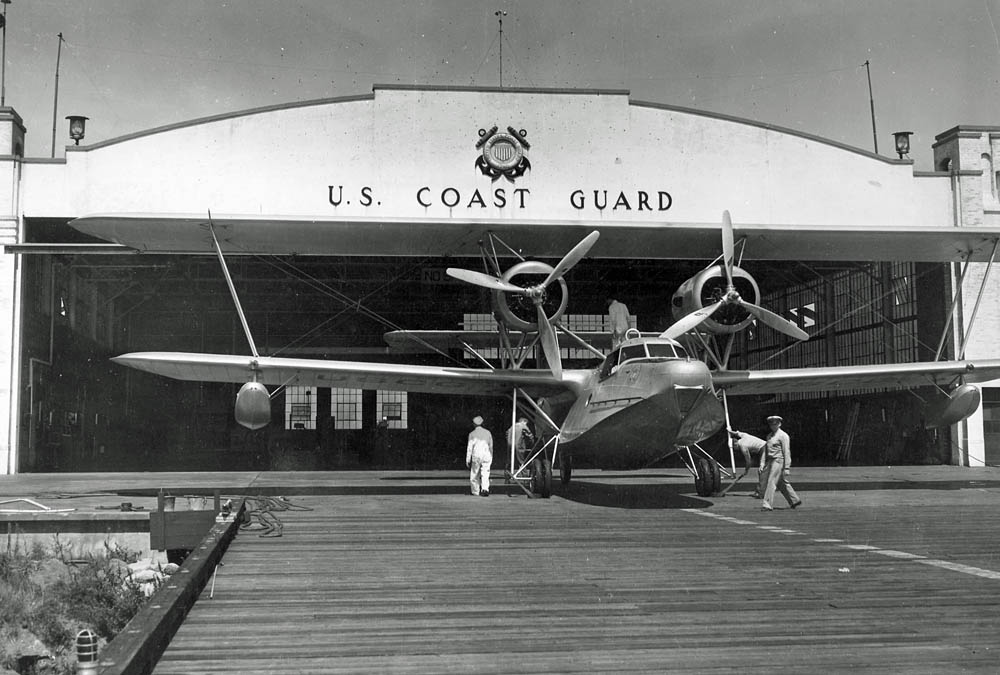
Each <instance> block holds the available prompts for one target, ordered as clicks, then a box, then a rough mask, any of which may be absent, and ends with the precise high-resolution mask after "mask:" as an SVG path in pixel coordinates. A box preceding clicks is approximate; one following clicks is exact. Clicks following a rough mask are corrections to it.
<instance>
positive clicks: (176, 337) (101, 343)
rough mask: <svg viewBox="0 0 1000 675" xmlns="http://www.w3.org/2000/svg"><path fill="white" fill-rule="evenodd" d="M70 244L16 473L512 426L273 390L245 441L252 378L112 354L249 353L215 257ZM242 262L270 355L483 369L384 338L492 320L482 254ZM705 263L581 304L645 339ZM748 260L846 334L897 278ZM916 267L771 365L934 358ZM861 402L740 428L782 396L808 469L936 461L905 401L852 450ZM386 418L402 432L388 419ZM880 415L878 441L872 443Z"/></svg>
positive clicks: (634, 271) (438, 455) (27, 277)
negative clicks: (240, 420)
mask: <svg viewBox="0 0 1000 675" xmlns="http://www.w3.org/2000/svg"><path fill="white" fill-rule="evenodd" d="M28 232H29V234H30V236H31V240H32V241H33V242H37V243H44V242H52V243H54V244H57V243H94V242H93V240H89V239H87V238H86V237H84V236H83V235H79V234H77V233H75V232H74V231H73V230H71V229H70V228H68V227H66V226H65V224H64V222H56V221H41V222H31V223H29V227H28ZM53 251H54V252H51V253H36V254H32V255H24V256H22V259H23V261H24V264H23V276H22V278H23V283H22V294H23V298H22V299H23V304H22V306H23V307H24V317H23V321H22V326H23V335H22V338H23V339H22V350H21V365H22V367H21V373H22V375H21V387H22V388H21V396H20V400H21V406H20V410H21V415H20V420H19V423H20V430H19V432H20V433H19V439H20V440H19V445H20V448H19V466H18V471H19V472H34V471H171V470H188V471H191V470H206V471H207V470H267V469H270V470H309V469H351V468H384V469H414V468H420V469H424V468H427V469H436V468H455V469H457V468H464V448H465V436H466V434H467V433H468V431H469V429H470V424H471V423H470V420H471V418H472V417H473V416H475V415H477V414H481V415H483V417H484V418H486V420H487V426H488V427H490V428H491V429H492V430H493V431H494V433H495V434H496V436H497V438H502V437H503V436H502V435H503V430H504V429H506V427H507V426H508V425H509V419H510V412H509V405H510V404H509V401H507V400H503V399H495V398H482V397H454V396H448V397H446V396H435V395H429V394H416V393H411V394H409V395H402V396H401V395H400V392H375V391H343V390H331V389H323V388H316V389H311V388H296V387H283V388H280V389H278V390H277V391H276V392H275V393H274V396H273V398H272V422H271V424H270V425H269V426H268V427H266V428H265V429H262V430H258V431H253V432H252V431H249V430H246V429H244V428H242V427H240V426H239V425H237V424H236V423H235V420H234V419H233V402H234V400H235V396H236V392H237V391H238V389H239V385H238V384H226V383H199V382H182V381H177V380H171V379H168V378H163V377H157V376H154V375H149V374H146V373H142V372H138V371H134V370H131V369H128V368H124V367H121V366H118V365H116V364H114V363H113V362H111V361H110V358H111V357H113V356H116V355H118V354H122V353H126V352H133V351H193V352H212V353H244V354H248V353H249V349H248V346H247V343H246V339H245V337H244V335H243V332H242V328H241V326H240V322H239V319H238V316H237V313H236V311H235V309H234V306H233V303H232V299H231V297H230V295H229V292H228V290H227V288H226V284H225V280H224V277H223V274H222V271H221V269H220V268H219V263H218V261H217V260H216V259H215V258H214V256H210V255H203V256H192V255H165V254H161V255H152V254H136V253H130V252H129V253H125V252H120V253H116V254H109V253H88V252H81V251H75V252H62V251H59V249H58V247H53ZM228 264H229V266H230V270H231V273H232V275H233V278H234V281H235V284H236V287H237V290H238V292H239V293H240V297H241V301H242V304H243V307H244V309H245V311H246V313H247V319H248V323H249V326H250V330H251V331H252V333H253V335H254V339H255V341H256V343H257V346H258V349H259V351H260V353H261V354H269V355H282V356H294V357H303V358H332V359H342V360H370V361H389V362H391V361H393V360H398V361H400V362H404V361H405V362H407V363H428V364H439V365H456V364H465V365H473V364H472V363H471V362H470V361H469V360H468V359H465V358H463V355H462V354H461V353H458V352H450V353H445V354H419V355H413V354H408V355H405V356H397V355H393V354H389V353H388V351H387V348H386V345H385V342H384V340H383V337H382V336H383V334H384V333H385V332H386V331H388V330H392V329H397V328H406V329H415V330H417V329H442V328H444V329H461V327H462V322H463V317H465V316H466V315H468V314H479V315H483V314H489V312H490V308H489V301H488V298H487V295H486V293H484V292H481V291H480V290H479V289H476V288H474V287H470V286H468V285H466V284H462V283H459V282H455V281H453V280H451V279H450V278H448V277H447V276H446V275H444V274H443V272H444V269H445V268H446V267H449V266H457V267H466V268H473V269H475V268H476V267H477V266H478V265H479V264H480V261H479V260H477V259H468V258H463V259H446V258H425V259H420V258H386V257H375V256H370V257H369V256H352V257H338V256H324V257H319V256H294V257H291V256H281V257H274V256H234V257H232V258H230V259H229V261H228ZM703 265H704V261H701V262H699V261H665V260H629V261H623V260H606V259H596V258H592V259H588V260H587V261H586V262H585V264H581V265H579V266H577V268H575V269H574V270H573V271H572V273H571V274H570V275H568V279H567V281H568V282H569V288H570V294H571V298H570V306H569V310H568V312H569V313H573V314H584V315H600V314H604V313H605V312H606V299H607V297H608V296H609V295H618V296H619V299H621V300H623V301H624V302H626V304H627V305H628V306H629V309H630V311H631V313H632V314H634V315H635V316H636V317H637V327H638V328H639V329H640V330H643V331H660V330H663V329H664V328H666V327H667V326H668V325H669V324H670V322H671V321H672V319H671V316H670V298H671V295H672V294H673V292H674V291H675V290H676V289H677V288H678V286H679V285H680V284H681V283H683V282H684V280H685V279H687V278H689V277H690V276H692V275H693V274H694V273H696V272H697V271H698V270H700V269H701V267H702V266H703ZM875 265H876V266H877V265H878V264H875ZM748 267H750V268H752V270H753V273H754V275H755V277H756V278H757V280H758V282H759V283H760V285H761V287H762V290H763V291H764V292H765V293H766V294H769V296H770V299H769V301H768V304H769V306H771V307H774V308H775V309H776V310H780V311H782V312H788V311H789V310H801V309H802V307H800V305H801V306H805V305H807V304H810V303H809V302H806V300H809V299H810V298H812V305H813V307H812V309H813V312H814V314H813V315H812V319H811V320H812V321H813V322H814V325H818V326H826V325H827V324H832V323H833V320H832V317H833V315H834V313H835V311H836V310H835V308H836V306H837V303H838V300H837V299H836V298H837V295H838V293H839V294H840V295H842V296H843V295H845V293H846V294H847V295H849V294H850V293H852V292H857V291H856V289H854V290H852V287H851V284H852V283H855V282H852V281H847V280H845V279H846V278H847V277H850V278H852V279H853V278H855V277H857V278H862V279H869V280H872V283H873V284H874V285H873V286H872V287H871V288H870V289H869V290H868V291H863V292H867V293H869V294H872V293H875V294H877V293H879V289H878V284H880V283H882V282H883V281H884V279H882V280H881V281H880V280H879V275H878V274H873V269H877V268H873V267H872V266H871V265H851V264H837V263H830V264H828V265H824V266H822V267H816V266H813V267H811V268H805V267H802V266H798V265H794V264H784V265H779V264H771V265H764V264H762V263H761V264H759V263H756V262H754V263H748ZM908 273H909V274H910V275H911V276H912V277H913V278H914V279H916V280H921V281H920V282H919V284H915V285H914V286H913V287H912V290H913V291H914V292H915V294H916V295H915V296H914V297H915V298H916V299H915V300H914V301H913V303H910V304H909V305H905V303H898V302H896V301H895V300H892V301H890V302H889V303H888V304H885V303H882V304H880V307H879V311H877V312H873V313H871V317H870V319H866V321H867V322H868V323H865V322H854V323H851V324H849V325H842V326H838V327H835V328H833V329H830V330H823V331H822V332H819V331H817V333H816V335H815V336H814V337H813V338H811V339H810V341H809V343H804V345H803V346H802V347H798V346H793V347H792V348H791V349H787V350H785V348H786V347H787V346H788V345H785V344H783V343H782V344H777V343H776V344H775V345H773V347H774V348H775V349H781V350H785V351H783V352H782V355H781V356H780V358H779V359H778V361H777V363H773V362H768V363H767V364H766V365H765V366H763V367H775V366H779V367H796V366H805V365H827V364H830V365H834V364H835V363H839V364H843V363H844V362H845V359H852V358H853V359H856V360H857V361H858V362H880V361H879V360H880V359H885V358H900V357H899V355H897V354H895V353H893V354H892V355H891V356H890V355H889V352H890V351H893V350H894V349H895V347H892V345H893V344H895V342H899V341H902V342H906V341H905V340H901V338H899V337H898V336H899V335H903V334H912V335H913V336H914V340H913V341H911V342H912V344H911V347H912V349H913V351H912V353H911V354H910V356H909V360H914V359H916V358H929V356H928V355H927V354H926V346H927V345H928V344H933V343H934V342H935V340H936V333H935V331H938V332H939V331H940V326H941V325H942V323H941V322H942V319H941V318H940V317H942V315H943V314H944V312H945V307H946V302H945V300H944V298H945V297H946V294H945V292H944V290H943V288H944V284H946V280H947V266H944V265H931V266H914V267H913V268H912V269H911V270H910V271H909V272H908ZM883 276H884V275H883ZM845 289H847V290H845ZM810 294H811V295H810ZM839 302H841V303H843V302H844V300H840V301H839ZM904 305H905V306H904ZM897 307H898V308H900V309H899V310H898V312H899V314H894V312H896V311H897V309H896V308H897ZM918 310H919V311H918ZM887 312H888V314H887ZM918 315H919V316H920V317H921V320H920V323H919V324H918V323H917V322H916V318H917V316H918ZM896 320H898V321H896ZM890 326H904V328H898V327H896V328H890ZM764 335H765V333H764V332H763V331H761V332H759V333H757V334H754V333H753V332H750V333H749V334H747V335H745V336H742V337H741V341H742V342H741V344H740V345H739V346H738V351H737V361H736V362H735V365H734V367H745V366H751V367H753V366H757V365H758V362H755V358H757V361H760V359H759V358H758V356H759V353H764V352H765V351H766V349H763V350H762V348H761V345H762V340H763V339H764V338H763V336H764ZM932 335H933V336H934V337H931V336H932ZM805 345H808V346H805ZM921 345H923V346H921ZM765 347H766V345H765ZM755 354H758V356H755ZM740 359H742V360H740ZM593 363H594V362H593V361H592V360H586V359H580V360H578V361H575V362H574V361H572V360H571V361H568V362H567V364H566V365H567V366H568V367H587V366H590V365H593ZM857 396H858V395H857V394H855V395H852V396H850V397H821V398H819V399H813V400H811V401H796V400H794V399H792V398H786V399H780V400H777V401H776V400H765V401H761V400H749V399H748V400H744V401H737V402H736V405H737V406H738V407H737V408H734V409H736V410H737V411H738V412H737V413H736V415H735V416H734V417H735V419H736V420H737V421H738V422H739V423H740V424H741V425H742V426H750V427H751V428H752V426H753V424H754V420H755V419H756V418H757V417H759V416H760V415H761V414H763V413H765V412H767V411H770V410H773V409H774V408H775V406H776V405H779V406H780V407H781V410H782V411H784V412H786V413H789V412H790V414H791V415H797V416H798V419H799V422H797V423H796V424H795V426H796V427H797V434H796V441H797V442H796V445H797V460H796V461H797V462H800V463H803V464H831V463H838V462H839V461H840V460H841V459H843V460H845V461H846V462H853V463H879V462H880V461H882V460H883V459H886V458H887V457H889V456H891V457H892V458H893V459H896V460H898V461H897V463H917V462H921V461H927V460H926V457H927V456H928V453H924V455H923V458H921V457H917V456H916V455H915V454H914V453H912V452H910V451H909V450H907V449H906V448H907V447H914V446H913V441H912V440H911V436H912V429H913V428H914V427H915V425H916V424H917V423H918V422H919V418H918V416H917V417H915V413H914V412H913V411H914V410H915V409H916V407H915V405H911V403H914V402H915V401H916V399H913V400H912V401H911V400H910V398H912V397H911V395H910V394H908V393H907V394H904V395H902V396H901V395H900V394H899V393H895V394H890V393H880V392H863V393H862V400H863V401H865V403H864V406H863V410H864V411H877V413H871V414H867V413H862V414H858V415H855V416H854V418H855V422H854V424H856V425H860V427H859V430H860V431H861V432H862V433H855V434H854V438H853V439H852V443H853V451H849V452H848V453H847V454H846V455H845V454H844V452H843V450H841V449H840V446H839V445H835V444H834V442H833V440H831V437H830V435H829V428H841V427H842V425H843V420H844V419H849V418H850V416H851V415H852V412H851V410H852V407H853V405H854V404H853V403H852V402H851V401H854V400H856V399H857ZM908 397H909V398H908ZM884 410H888V411H890V414H889V415H888V416H887V415H886V413H884V412H883V411H884ZM383 416H386V417H388V418H389V420H388V425H383V426H381V427H380V425H379V424H378V422H379V420H380V419H381V418H382V417H383ZM820 419H822V421H823V424H819V423H814V422H816V421H817V420H820ZM869 423H870V424H871V425H874V426H873V427H872V428H874V427H875V426H877V427H878V429H877V433H874V432H873V433H864V429H865V428H866V427H865V426H864V425H865V424H869ZM824 425H826V426H824ZM830 425H834V426H833V427H830ZM824 428H826V429H827V432H824V431H823V429H824ZM869 431H871V429H869ZM935 442H938V441H937V439H935ZM940 442H945V441H940ZM720 443H721V441H720ZM887 443H888V446H887V445H886V444H887ZM908 444H909V445H908ZM867 445H871V446H872V448H867ZM886 447H889V448H891V450H890V451H889V452H888V453H887V451H886V450H885V448H886ZM876 449H878V451H876ZM838 452H839V453H840V454H839V455H838ZM921 452H923V450H921ZM942 454H943V453H930V456H939V455H942ZM911 455H912V456H911Z"/></svg>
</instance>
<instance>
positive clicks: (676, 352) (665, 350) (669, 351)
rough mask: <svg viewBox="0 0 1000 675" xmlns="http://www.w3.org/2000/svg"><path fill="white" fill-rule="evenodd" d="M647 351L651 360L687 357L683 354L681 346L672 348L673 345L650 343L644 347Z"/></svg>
mask: <svg viewBox="0 0 1000 675" xmlns="http://www.w3.org/2000/svg"><path fill="white" fill-rule="evenodd" d="M646 348H647V349H649V355H650V356H651V357H653V358H667V359H673V358H677V357H680V358H685V356H687V355H686V354H685V353H684V349H683V347H681V346H679V345H678V346H677V347H674V345H672V344H669V343H667V342H651V343H649V344H647V345H646Z"/></svg>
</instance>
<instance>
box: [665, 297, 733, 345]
mask: <svg viewBox="0 0 1000 675" xmlns="http://www.w3.org/2000/svg"><path fill="white" fill-rule="evenodd" d="M725 302H726V301H725V300H719V301H718V302H717V303H715V304H714V305H709V306H708V307H702V308H701V309H696V310H695V311H693V312H691V313H690V314H687V315H685V316H682V317H681V318H680V319H678V320H677V321H675V322H674V324H673V325H672V326H670V328H668V329H667V330H665V331H663V332H662V333H660V337H661V338H667V339H670V340H676V339H677V338H679V337H680V336H681V335H684V333H686V332H688V331H689V330H691V329H692V328H694V327H695V326H697V325H698V324H700V323H701V322H702V321H704V320H705V319H707V318H708V317H710V316H712V314H714V313H715V310H717V309H718V308H719V307H722V305H724V304H725Z"/></svg>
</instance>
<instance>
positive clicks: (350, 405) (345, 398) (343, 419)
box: [330, 389, 361, 429]
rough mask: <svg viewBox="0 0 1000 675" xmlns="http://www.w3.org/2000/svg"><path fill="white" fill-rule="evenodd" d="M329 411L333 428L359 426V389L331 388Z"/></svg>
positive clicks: (353, 427) (358, 427) (357, 427)
mask: <svg viewBox="0 0 1000 675" xmlns="http://www.w3.org/2000/svg"><path fill="white" fill-rule="evenodd" d="M330 412H331V413H332V414H333V416H334V428H335V429H360V428H361V390H360V389H331V390H330Z"/></svg>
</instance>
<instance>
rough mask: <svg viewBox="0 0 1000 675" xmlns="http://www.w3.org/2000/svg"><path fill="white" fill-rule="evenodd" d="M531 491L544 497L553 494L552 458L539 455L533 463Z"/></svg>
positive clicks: (546, 497)
mask: <svg viewBox="0 0 1000 675" xmlns="http://www.w3.org/2000/svg"><path fill="white" fill-rule="evenodd" d="M531 491H532V492H534V493H535V494H536V495H540V496H541V497H542V498H543V499H548V498H549V497H551V496H552V460H550V459H549V458H548V457H538V458H536V459H535V461H534V462H532V463H531Z"/></svg>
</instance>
